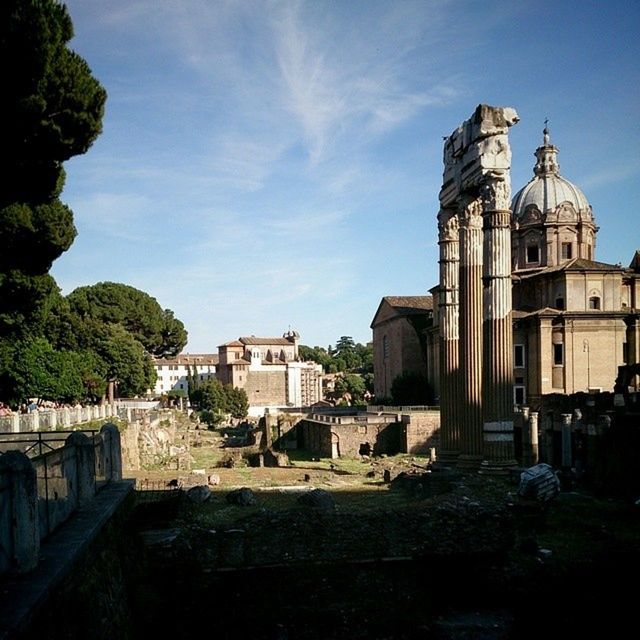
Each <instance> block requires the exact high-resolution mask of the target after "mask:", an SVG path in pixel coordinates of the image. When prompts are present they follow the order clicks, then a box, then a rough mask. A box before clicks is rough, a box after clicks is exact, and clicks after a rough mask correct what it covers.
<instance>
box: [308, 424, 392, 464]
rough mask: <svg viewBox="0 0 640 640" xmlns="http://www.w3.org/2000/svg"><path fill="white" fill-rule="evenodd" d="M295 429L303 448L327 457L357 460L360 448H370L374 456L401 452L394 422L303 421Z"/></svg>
mask: <svg viewBox="0 0 640 640" xmlns="http://www.w3.org/2000/svg"><path fill="white" fill-rule="evenodd" d="M298 429H300V436H301V444H302V448H303V449H307V450H308V451H311V452H312V453H315V454H317V455H320V456H322V457H326V458H337V457H343V456H344V457H347V458H353V457H357V456H358V455H360V450H361V449H360V448H361V447H362V446H363V445H369V447H370V451H371V453H373V454H375V455H380V454H382V453H386V454H390V455H392V454H395V453H398V452H399V451H400V438H399V425H398V423H397V422H391V423H378V424H372V423H366V422H360V423H358V422H354V423H349V424H337V423H336V424H333V423H324V422H318V421H315V420H302V421H301V422H300V423H299V426H298Z"/></svg>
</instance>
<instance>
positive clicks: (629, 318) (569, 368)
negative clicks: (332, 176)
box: [372, 128, 640, 406]
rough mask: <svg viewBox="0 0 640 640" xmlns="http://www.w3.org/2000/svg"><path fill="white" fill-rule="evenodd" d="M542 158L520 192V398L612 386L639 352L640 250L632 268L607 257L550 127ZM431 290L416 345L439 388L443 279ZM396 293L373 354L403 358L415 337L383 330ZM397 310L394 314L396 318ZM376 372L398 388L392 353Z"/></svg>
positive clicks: (515, 265)
mask: <svg viewBox="0 0 640 640" xmlns="http://www.w3.org/2000/svg"><path fill="white" fill-rule="evenodd" d="M535 157H536V163H535V166H534V169H533V173H534V175H533V178H532V179H531V180H530V181H529V182H528V183H527V184H526V185H525V186H524V187H523V188H522V189H520V190H519V191H518V192H517V193H516V194H515V196H514V197H513V199H512V201H511V265H512V273H511V282H512V289H511V291H512V300H513V311H512V326H513V354H512V360H513V402H514V405H525V404H527V405H531V406H536V405H537V404H539V402H540V400H541V398H542V396H544V395H547V394H553V393H561V394H571V393H576V392H580V391H583V392H596V391H611V390H612V389H613V385H614V381H615V378H616V375H617V368H618V366H619V365H622V364H626V363H635V362H639V361H640V327H639V314H640V308H639V307H640V252H636V254H635V255H634V256H630V257H631V258H632V259H631V263H630V264H629V266H628V267H622V266H621V265H620V264H617V265H612V264H606V263H602V262H598V261H597V260H596V238H597V232H598V227H597V226H596V221H595V218H594V214H593V211H592V208H591V206H590V204H589V202H588V200H587V198H586V196H585V195H584V193H583V192H582V190H581V189H580V188H579V187H577V186H576V185H574V184H573V183H571V182H570V181H568V180H567V179H565V178H564V177H563V176H562V175H561V174H560V169H559V165H558V149H557V148H556V147H555V146H554V145H553V144H551V142H550V138H549V132H548V130H547V129H546V128H545V130H544V132H543V143H542V145H541V146H540V147H538V148H537V149H536V151H535ZM627 259H628V258H627ZM430 292H431V294H432V295H433V302H432V309H433V312H431V311H430V310H426V309H425V310H424V311H423V312H422V315H423V321H424V322H423V325H424V326H423V327H422V328H421V329H420V331H422V333H423V336H422V339H421V340H418V336H416V344H420V348H421V350H422V351H421V365H420V366H421V367H422V368H423V369H424V370H425V371H428V373H429V376H430V377H431V376H433V378H432V386H433V388H434V389H435V391H436V395H437V394H438V393H439V380H438V371H439V360H438V359H439V357H440V356H441V354H440V353H439V350H438V335H439V331H440V327H439V324H440V322H442V318H443V315H442V314H443V307H444V303H443V299H444V298H443V296H442V292H441V291H440V286H436V287H434V288H433V289H431V291H430ZM416 298H418V297H416ZM389 299H393V298H391V297H389V298H384V299H383V301H382V302H381V304H380V307H379V308H378V311H377V312H376V316H375V318H374V321H373V323H372V328H373V342H374V354H385V353H386V354H387V355H386V359H387V360H389V361H392V360H394V358H395V360H402V357H397V356H396V355H395V354H396V353H401V352H403V350H404V351H406V345H407V344H408V343H409V342H410V341H409V340H407V338H406V337H400V338H398V337H396V335H395V334H394V332H393V331H385V330H384V329H385V327H386V326H389V324H390V323H389V322H388V318H387V323H386V325H385V324H384V322H381V320H385V318H381V311H384V309H385V305H384V304H383V303H384V301H385V300H389ZM430 304H431V303H430ZM397 315H398V314H397V313H396V314H390V313H387V316H388V317H391V319H392V320H393V319H394V318H396V317H397ZM396 322H397V320H396ZM406 324H407V326H410V325H409V323H406ZM412 324H413V326H416V323H415V319H414V320H413V323H412ZM396 333H397V332H396ZM478 339H479V340H481V337H480V336H479V337H478ZM405 359H406V358H405ZM463 360H464V359H463V358H462V356H461V360H460V369H461V371H462V370H463V369H464V367H465V362H464V361H463ZM407 361H408V360H407ZM394 373H395V370H394ZM374 374H375V378H376V393H377V392H378V389H380V390H381V391H386V390H387V389H388V388H390V384H391V383H392V380H390V381H389V382H388V384H387V382H385V384H384V385H383V384H381V383H379V382H378V378H379V377H380V378H382V379H383V380H385V381H386V377H388V375H387V374H388V372H386V371H385V370H384V358H382V357H377V356H376V357H375V359H374ZM385 376H386V377H385ZM385 385H386V386H385ZM383 387H384V390H383ZM385 395H388V394H387V393H385Z"/></svg>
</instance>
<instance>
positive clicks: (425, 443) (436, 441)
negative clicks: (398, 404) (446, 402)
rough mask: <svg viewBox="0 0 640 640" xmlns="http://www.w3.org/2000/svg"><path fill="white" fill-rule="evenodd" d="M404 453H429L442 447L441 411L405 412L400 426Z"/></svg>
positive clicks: (401, 444)
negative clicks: (432, 449)
mask: <svg viewBox="0 0 640 640" xmlns="http://www.w3.org/2000/svg"><path fill="white" fill-rule="evenodd" d="M400 446H401V451H402V452H403V453H429V449H430V448H431V447H435V448H436V449H438V448H439V447H440V411H426V412H424V413H409V414H403V416H402V423H401V426H400Z"/></svg>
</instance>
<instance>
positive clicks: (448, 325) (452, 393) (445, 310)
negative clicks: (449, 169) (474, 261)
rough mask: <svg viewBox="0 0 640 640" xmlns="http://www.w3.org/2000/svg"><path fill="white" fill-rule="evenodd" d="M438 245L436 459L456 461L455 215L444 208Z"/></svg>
mask: <svg viewBox="0 0 640 640" xmlns="http://www.w3.org/2000/svg"><path fill="white" fill-rule="evenodd" d="M438 231H439V245H440V289H439V296H438V299H439V304H438V306H439V309H438V312H439V327H440V332H439V340H440V438H441V443H440V446H441V450H440V453H439V456H440V457H441V458H443V459H445V460H446V459H455V458H456V457H457V456H458V454H459V450H460V430H459V419H458V413H459V412H458V406H457V401H458V395H459V393H458V343H459V331H458V269H459V260H460V258H459V242H458V216H457V215H456V212H455V211H453V210H448V209H443V210H441V211H440V213H439V214H438Z"/></svg>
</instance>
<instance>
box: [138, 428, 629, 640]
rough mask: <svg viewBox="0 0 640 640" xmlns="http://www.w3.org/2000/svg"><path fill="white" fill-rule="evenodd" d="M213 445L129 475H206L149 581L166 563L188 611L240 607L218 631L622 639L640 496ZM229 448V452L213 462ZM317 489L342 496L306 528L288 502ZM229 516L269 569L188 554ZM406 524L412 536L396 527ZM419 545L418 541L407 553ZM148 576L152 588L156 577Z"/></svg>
mask: <svg viewBox="0 0 640 640" xmlns="http://www.w3.org/2000/svg"><path fill="white" fill-rule="evenodd" d="M222 444H224V439H223V438H221V437H220V435H219V434H215V433H206V434H203V436H202V437H201V446H199V447H196V448H195V449H192V452H191V453H192V460H191V469H190V470H189V469H182V470H176V469H150V470H146V471H141V472H137V473H136V474H135V477H136V478H137V480H138V481H139V487H140V488H141V489H144V484H145V482H146V483H147V485H149V484H151V485H155V486H156V487H165V486H166V485H167V483H170V482H171V481H173V480H175V481H176V482H175V484H179V485H180V486H182V487H183V488H188V487H191V486H195V485H201V484H208V482H209V481H211V482H212V483H213V484H210V485H209V487H210V489H211V491H212V499H211V500H208V501H206V502H205V503H203V504H193V503H190V502H189V501H187V500H183V501H182V502H181V506H180V507H179V509H178V511H177V512H175V513H173V514H172V515H171V517H170V518H169V519H168V520H167V521H165V522H164V523H162V525H161V526H165V527H174V528H176V529H177V530H180V531H182V532H183V533H182V534H181V538H179V540H180V539H181V540H182V542H181V546H180V545H178V547H179V548H174V549H173V550H172V554H173V555H170V556H166V553H167V552H166V551H163V552H162V553H163V555H162V556H161V557H162V561H161V563H160V565H159V568H158V571H159V573H158V574H157V576H156V578H155V579H156V580H157V581H158V582H159V581H160V580H164V579H165V578H166V577H167V576H172V577H171V579H172V580H175V581H176V583H179V584H181V585H183V586H182V588H183V589H184V593H185V594H187V593H188V594H189V597H188V598H186V597H185V600H184V602H181V601H180V599H177V600H175V599H174V601H173V603H172V606H174V607H176V606H179V607H184V608H185V610H188V609H189V607H191V606H193V602H195V601H197V602H200V598H201V597H203V596H202V594H208V595H207V596H206V597H211V598H214V599H215V601H216V603H217V606H218V607H221V608H222V610H229V611H231V610H236V609H237V608H238V607H240V608H243V614H242V616H241V617H233V618H232V620H231V621H230V620H227V619H226V618H225V621H224V622H223V623H221V625H220V626H218V628H217V629H216V631H217V633H218V635H219V637H222V638H226V637H229V638H231V637H238V634H239V633H240V634H241V633H242V632H245V631H247V629H251V633H252V634H253V635H252V636H251V637H255V638H274V639H275V638H277V639H278V640H281V639H282V638H288V639H289V640H291V639H293V638H309V639H311V638H313V639H315V638H333V637H335V638H350V639H355V638H367V639H371V638H419V637H420V638H422V637H430V638H431V637H432V638H453V639H462V638H469V639H471V638H474V639H475V638H480V639H482V638H487V639H489V638H492V639H493V638H495V639H498V638H538V637H541V636H548V635H549V634H551V637H557V636H558V635H565V634H567V635H568V636H570V637H574V636H575V637H578V636H581V637H584V638H589V637H602V636H603V634H604V636H605V637H618V636H616V633H617V631H616V629H623V628H624V626H625V625H626V624H627V622H628V621H629V620H630V619H631V618H632V613H633V611H634V608H633V603H632V601H633V593H634V592H635V591H634V590H633V589H631V588H629V587H627V586H625V585H626V583H627V581H629V583H631V582H632V581H635V580H636V579H637V575H638V571H640V507H638V506H637V505H635V503H634V501H632V500H629V499H628V498H626V499H623V498H619V497H614V496H606V495H601V494H596V493H594V492H593V491H591V490H590V488H589V487H588V486H585V485H579V484H575V483H573V484H572V483H568V484H567V485H566V486H565V489H564V490H563V491H562V492H561V493H560V494H559V495H558V496H557V498H555V499H554V500H552V501H551V502H550V503H548V504H546V505H542V504H539V503H536V502H535V501H530V500H524V499H521V498H519V497H518V495H517V491H518V477H517V475H514V476H513V477H506V476H503V477H486V476H480V475H479V474H477V473H457V472H453V473H449V472H447V471H446V470H444V473H436V472H434V473H431V474H425V470H426V469H425V468H426V467H427V465H428V462H429V461H428V460H427V459H426V458H423V457H419V456H407V455H401V456H394V457H382V458H374V459H368V458H361V459H355V460H354V459H340V460H329V459H316V458H312V457H311V456H309V455H307V454H305V453H304V452H295V451H292V452H289V456H290V466H288V467H283V468H277V467H255V468H254V467H249V466H246V465H245V463H244V462H243V461H241V460H240V458H239V456H238V454H239V452H238V451H237V450H234V451H233V452H230V451H229V450H228V449H226V448H224V447H221V445H222ZM230 453H234V454H235V455H236V458H238V462H236V464H235V465H234V466H233V467H232V468H228V467H225V466H218V465H219V464H221V463H222V461H223V460H224V459H225V458H227V457H228V455H229V454H230ZM385 471H387V472H388V473H387V476H388V477H387V479H386V480H387V481H385ZM440 471H441V472H442V471H443V470H442V469H441V470H440ZM403 474H404V475H403ZM212 476H216V477H212ZM389 478H390V479H391V482H388V480H389ZM407 478H408V479H409V481H406V480H407ZM239 487H249V488H251V489H252V490H253V491H254V492H255V496H256V498H257V500H256V503H255V504H253V505H251V506H238V505H231V504H228V503H227V502H226V500H225V496H226V494H228V493H229V492H230V491H232V490H233V489H236V488H239ZM311 488H320V489H325V490H327V491H329V492H330V493H331V495H332V497H333V499H334V500H335V513H333V514H330V515H322V516H321V517H320V516H318V517H316V525H315V526H314V516H313V515H309V514H305V513H304V512H303V511H302V510H301V507H300V505H299V504H298V503H297V498H298V497H299V495H300V491H303V490H306V489H311ZM430 514H438V515H437V517H436V516H435V515H434V516H433V517H431V516H430ZM474 514H479V516H478V518H476V519H475V520H474V517H475V516H474ZM494 519H495V520H494ZM493 522H495V523H498V522H500V523H501V526H502V525H505V526H506V529H505V528H504V527H503V529H501V531H502V533H503V534H504V535H503V537H502V538H501V541H500V545H502V546H501V553H500V554H499V557H498V556H497V555H496V554H494V553H493V552H492V554H491V556H490V557H489V556H486V554H484V555H483V553H484V547H483V545H484V546H486V547H491V545H492V544H493V543H494V542H495V539H494V538H495V536H494V535H493V534H492V530H493V527H494V524H492V523H493ZM156 525H157V523H154V525H153V526H156ZM389 527H391V529H393V527H395V528H396V534H397V536H396V538H395V539H396V540H398V541H399V542H398V548H397V551H398V553H397V554H396V556H397V557H396V558H395V560H394V549H393V546H391V547H389V546H388V545H387V546H386V547H385V548H384V549H385V554H386V555H388V556H389V557H387V558H386V560H387V562H386V563H383V564H379V562H380V559H379V558H378V559H376V558H374V557H373V556H375V554H376V553H377V552H376V551H375V549H378V548H380V546H379V545H378V547H376V543H377V542H378V541H377V540H376V535H377V534H376V533H375V531H378V530H380V531H382V530H385V531H388V530H390V529H389ZM274 528H276V529H278V531H279V532H280V534H277V533H274V531H273V529H274ZM238 530H242V531H245V532H246V535H247V538H251V537H252V539H254V540H260V539H261V538H263V539H265V540H267V539H268V540H269V546H268V551H269V553H270V554H271V555H270V556H269V557H270V561H273V562H275V564H272V565H271V568H265V569H260V570H258V569H256V568H254V569H253V570H251V571H249V570H241V571H232V572H225V573H219V572H217V571H216V570H215V568H214V569H213V570H212V569H211V567H207V568H205V569H203V568H202V566H201V563H200V561H198V560H194V558H193V557H192V556H191V555H190V554H192V553H194V551H195V550H196V549H199V550H200V551H198V554H201V553H204V552H203V548H202V545H203V544H205V545H206V544H207V543H206V540H207V539H210V536H211V532H212V531H218V532H224V531H238ZM331 531H333V532H334V533H333V538H335V540H334V539H333V538H332V536H331V534H330V532H331ZM412 531H413V532H415V539H414V540H410V541H409V543H410V544H408V543H407V540H406V536H405V537H404V538H403V535H404V534H406V533H407V532H409V534H408V535H411V532H412ZM496 531H497V529H496ZM505 531H506V532H507V533H506V534H505V533H504V532H505ZM328 532H329V533H328ZM371 532H374V533H373V534H372V533H371ZM396 534H394V535H396ZM400 534H402V535H400ZM327 535H328V536H329V537H325V538H322V536H327ZM501 535H502V534H501ZM421 536H422V539H421ZM425 536H426V537H427V538H429V540H426V541H425V540H424V537H425ZM483 539H484V541H485V542H486V545H485V542H483ZM434 540H435V541H437V542H435V543H434ZM203 541H205V542H203ZM340 541H342V543H344V544H343V546H342V547H340V544H339V542H340ZM346 541H351V542H349V544H347V542H346ZM467 543H469V544H467ZM345 545H346V546H347V547H349V548H357V549H359V550H360V551H359V552H358V553H354V556H358V559H357V561H356V564H353V563H354V558H353V557H352V558H348V557H346V556H345V557H344V558H342V559H341V556H340V555H339V553H342V551H340V549H343V548H344V547H345ZM349 545H351V546H349ZM403 545H404V546H403ZM421 545H422V546H421ZM278 548H281V549H282V553H281V555H280V556H279V555H278V551H277V549H278ZM409 548H411V549H412V550H413V551H412V552H411V553H412V554H413V557H412V559H410V560H409V559H407V557H406V556H407V549H409ZM295 549H297V550H298V553H301V554H302V555H301V556H300V557H305V553H306V552H307V550H308V549H313V550H314V551H313V553H314V554H316V555H308V556H307V557H309V558H312V562H310V563H309V562H307V564H304V563H303V564H302V565H301V564H300V563H299V562H298V563H293V564H291V558H292V555H291V554H292V553H293V552H294V550H295ZM323 549H326V553H325V554H324V556H323ZM416 549H423V551H422V552H418V553H417V555H416V551H415V550H416ZM190 550H191V551H190ZM336 550H337V551H336ZM494 550H495V549H494ZM502 552H503V553H502ZM309 553H311V552H309ZM336 553H337V554H338V555H337V556H336ZM185 554H186V555H185ZM367 556H372V557H371V558H370V560H375V562H374V563H373V564H371V563H370V562H369V561H368V560H367ZM400 556H402V557H400ZM168 557H173V558H174V565H173V566H172V565H171V562H170V561H168V560H167V558H168ZM196 557H204V556H200V555H199V556H196ZM487 558H488V559H487ZM363 562H364V564H363ZM189 563H191V564H189ZM194 563H195V564H194ZM186 566H190V567H191V570H190V571H191V572H190V573H189V574H188V575H187V574H186V573H185V567H186ZM194 567H195V568H194ZM194 571H195V573H196V574H197V578H194ZM151 575H154V574H153V571H151ZM194 585H197V587H196V586H194ZM145 588H146V589H149V590H151V591H153V583H152V582H151V583H150V584H146V585H145ZM257 593H260V594H261V597H260V598H259V599H256V594H257ZM301 594H305V596H304V597H303V598H302V599H301V598H300V596H301ZM156 597H157V596H156ZM160 601H161V599H160ZM248 603H252V604H251V605H248ZM425 603H428V606H425ZM149 611H150V615H151V613H153V609H149ZM323 611H324V612H325V613H324V614H323ZM325 614H326V615H325ZM144 624H145V625H146V624H153V622H152V621H151V618H149V619H145V621H144ZM183 632H184V635H180V634H181V633H183ZM189 633H191V629H190V627H188V626H187V627H186V628H183V627H180V628H176V629H175V634H177V635H175V637H191V636H190V635H189ZM611 634H613V635H611ZM620 637H621V636H620Z"/></svg>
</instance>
